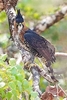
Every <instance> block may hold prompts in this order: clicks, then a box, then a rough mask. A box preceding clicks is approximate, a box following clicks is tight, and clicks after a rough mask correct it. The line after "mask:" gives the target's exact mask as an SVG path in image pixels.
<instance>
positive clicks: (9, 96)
mask: <svg viewBox="0 0 67 100" xmlns="http://www.w3.org/2000/svg"><path fill="white" fill-rule="evenodd" d="M11 97H12V92H11V91H8V92H7V93H6V98H7V100H10V99H11Z"/></svg>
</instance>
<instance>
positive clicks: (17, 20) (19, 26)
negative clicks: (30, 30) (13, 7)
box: [14, 9, 24, 31]
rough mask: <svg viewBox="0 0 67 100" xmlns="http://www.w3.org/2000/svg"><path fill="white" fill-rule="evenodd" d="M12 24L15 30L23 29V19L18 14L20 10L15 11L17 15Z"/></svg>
mask: <svg viewBox="0 0 67 100" xmlns="http://www.w3.org/2000/svg"><path fill="white" fill-rule="evenodd" d="M14 23H15V24H14V25H15V27H16V29H17V30H20V31H21V30H22V29H23V28H24V18H23V16H22V15H21V13H20V9H19V10H17V15H16V17H15V20H14Z"/></svg>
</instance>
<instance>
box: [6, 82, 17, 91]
mask: <svg viewBox="0 0 67 100" xmlns="http://www.w3.org/2000/svg"><path fill="white" fill-rule="evenodd" d="M8 85H9V87H10V88H11V89H12V90H16V84H15V83H14V82H12V81H11V82H9V83H8Z"/></svg>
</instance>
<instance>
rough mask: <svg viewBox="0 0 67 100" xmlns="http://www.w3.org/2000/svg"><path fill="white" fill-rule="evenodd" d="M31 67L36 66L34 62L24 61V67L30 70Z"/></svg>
mask: <svg viewBox="0 0 67 100" xmlns="http://www.w3.org/2000/svg"><path fill="white" fill-rule="evenodd" d="M31 67H36V64H35V63H30V62H26V63H25V64H24V68H25V69H28V70H30V68H31Z"/></svg>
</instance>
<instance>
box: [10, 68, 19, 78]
mask: <svg viewBox="0 0 67 100" xmlns="http://www.w3.org/2000/svg"><path fill="white" fill-rule="evenodd" d="M10 71H11V72H10V73H11V74H12V75H15V76H16V75H17V74H18V71H17V68H16V67H13V68H11V70H10Z"/></svg>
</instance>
